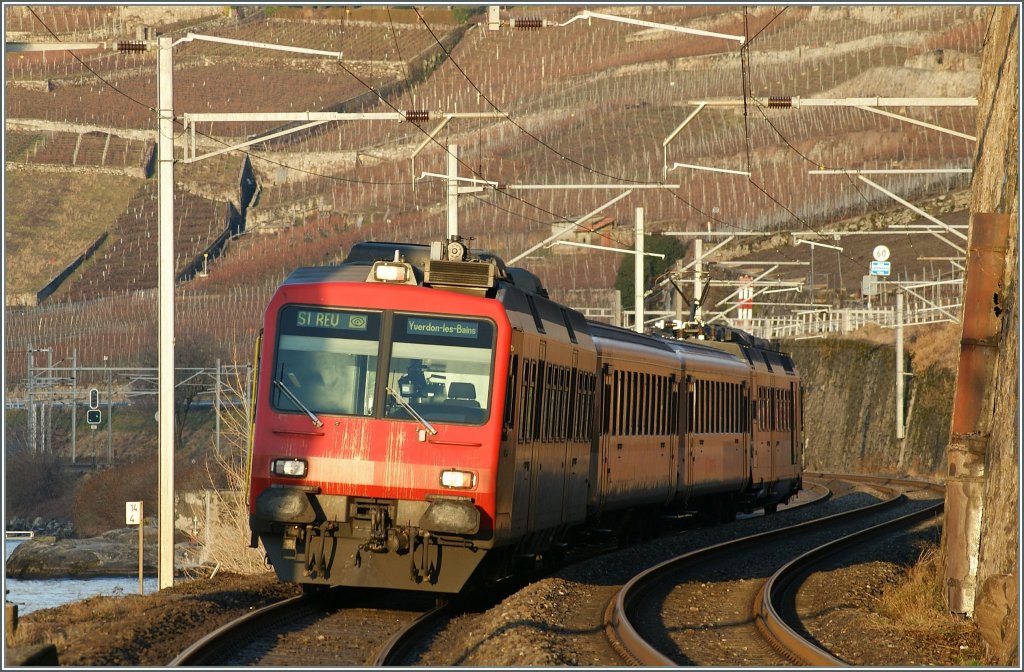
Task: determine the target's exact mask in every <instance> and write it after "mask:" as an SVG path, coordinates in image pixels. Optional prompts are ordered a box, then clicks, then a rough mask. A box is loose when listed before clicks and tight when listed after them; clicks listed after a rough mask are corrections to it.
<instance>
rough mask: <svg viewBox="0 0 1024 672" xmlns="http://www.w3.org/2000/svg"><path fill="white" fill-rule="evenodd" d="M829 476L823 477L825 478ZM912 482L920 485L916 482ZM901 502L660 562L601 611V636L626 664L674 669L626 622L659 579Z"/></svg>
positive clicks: (888, 501)
mask: <svg viewBox="0 0 1024 672" xmlns="http://www.w3.org/2000/svg"><path fill="white" fill-rule="evenodd" d="M805 476H808V477H817V476H821V475H819V474H814V475H812V474H805ZM829 476H830V475H824V477H826V478H827V477H829ZM837 478H838V477H837ZM853 479H854V477H844V480H853ZM886 480H889V481H895V480H896V479H883V478H878V479H875V480H872V481H871V482H872V483H876V482H877V483H878V484H879V485H882V486H883V487H884V486H885V481H886ZM914 483H915V484H917V485H920V483H919V482H914ZM904 500H906V496H905V495H903V494H902V493H897V494H895V495H893V496H892V497H890V498H889V499H885V500H882V501H880V502H876V503H874V504H870V505H868V506H864V507H860V508H857V509H854V510H851V511H844V512H842V513H836V514H833V515H831V516H825V517H823V518H818V519H815V520H810V521H806V522H803V523H798V524H796V525H790V526H788V527H784V528H780V529H777V530H771V531H768V532H761V533H758V534H754V535H750V536H747V537H741V538H739V539H733V540H730V541H726V542H723V543H720V544H715V545H714V546H709V547H707V548H703V549H698V550H695V551H690V552H689V553H685V554H683V555H680V556H677V557H675V558H670V559H669V560H666V561H664V562H661V563H659V564H657V565H655V566H654V567H651V568H649V569H647V570H645V571H643V572H641V573H640V574H637V575H636V576H634V577H633V578H632V579H630V580H629V581H628V582H627V583H626V584H625V585H624V586H623V587H622V588H620V589H619V591H618V592H617V593H616V595H615V597H614V598H613V599H612V600H611V601H610V602H609V603H608V607H607V609H606V610H605V634H606V636H607V637H608V639H609V641H610V642H611V644H612V647H613V648H615V650H616V651H617V652H619V654H620V655H622V656H623V658H624V659H625V660H627V661H628V662H630V663H633V664H636V665H642V666H645V667H666V666H668V667H675V666H676V663H675V662H674V661H673V660H671V659H670V658H668V657H667V656H665V655H664V654H663V653H661V652H660V651H658V650H656V649H655V648H654V647H653V646H651V644H650V643H648V642H647V641H646V640H645V639H644V638H643V636H642V635H640V633H639V632H638V631H637V630H636V628H635V627H634V626H633V624H632V623H631V622H630V619H629V615H630V614H631V613H633V611H634V608H635V607H636V606H637V605H638V604H641V603H642V602H643V601H644V599H645V598H646V596H647V594H648V592H649V591H650V590H652V589H654V588H655V587H656V585H657V584H658V582H659V581H660V580H661V579H662V578H664V577H666V576H668V575H670V574H672V573H674V572H676V571H678V570H679V569H680V568H682V567H683V566H684V565H686V564H691V563H695V562H699V561H703V560H707V559H708V558H710V557H712V556H714V555H716V554H719V553H723V552H732V551H736V550H738V549H741V548H743V547H745V546H753V545H755V544H759V543H761V542H763V541H766V540H769V539H774V538H780V537H784V536H788V535H792V534H795V533H799V532H803V531H806V530H809V529H813V528H817V527H827V526H829V525H833V524H835V523H837V522H839V521H842V520H846V519H856V518H858V517H862V516H865V515H868V514H870V513H874V512H877V511H881V510H884V509H886V508H889V507H892V506H895V505H896V504H899V503H901V502H903V501H904Z"/></svg>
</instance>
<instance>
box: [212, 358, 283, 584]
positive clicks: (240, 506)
mask: <svg viewBox="0 0 1024 672" xmlns="http://www.w3.org/2000/svg"><path fill="white" fill-rule="evenodd" d="M235 361H241V358H239V357H238V356H236V357H235ZM253 375H255V373H254V374H253ZM224 383H225V387H226V388H227V396H228V397H229V398H230V397H232V396H234V397H235V398H237V399H239V400H241V402H242V403H240V404H238V405H225V406H222V407H221V409H220V411H219V413H220V422H221V446H222V451H221V453H220V454H217V458H216V463H215V468H216V469H217V470H218V471H219V474H216V475H214V474H211V481H212V482H214V483H224V484H225V485H226V490H227V492H226V493H224V492H222V493H221V499H220V506H219V507H218V510H219V516H218V518H217V520H216V521H209V522H208V524H210V525H212V526H213V530H214V532H213V534H211V535H210V539H211V541H210V545H209V547H208V548H207V549H206V551H207V558H208V560H209V562H211V563H213V564H214V565H218V566H219V567H220V571H226V572H231V573H234V574H246V575H247V574H262V573H267V572H268V571H269V568H268V567H267V564H266V562H265V561H264V554H265V551H264V550H263V547H262V545H260V546H259V547H258V548H250V547H249V539H250V530H249V507H248V503H249V465H248V457H247V456H248V453H249V418H250V417H251V411H252V405H251V403H252V402H251V398H250V396H249V390H247V389H246V379H245V376H244V374H242V373H239V372H237V370H236V374H235V376H233V377H230V376H229V377H228V378H227V379H226V380H225V381H224Z"/></svg>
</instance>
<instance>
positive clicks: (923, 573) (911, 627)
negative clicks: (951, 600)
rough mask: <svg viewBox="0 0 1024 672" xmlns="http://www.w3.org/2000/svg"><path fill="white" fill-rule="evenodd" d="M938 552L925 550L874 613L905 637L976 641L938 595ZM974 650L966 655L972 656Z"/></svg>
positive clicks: (971, 662)
mask: <svg viewBox="0 0 1024 672" xmlns="http://www.w3.org/2000/svg"><path fill="white" fill-rule="evenodd" d="M944 571H945V570H944V563H943V558H942V553H941V549H940V548H939V547H938V546H929V547H928V548H926V549H925V550H924V551H923V552H922V553H921V556H920V558H918V561H917V563H915V564H914V565H912V566H911V567H909V568H908V569H907V570H906V572H905V574H904V575H903V576H902V577H901V579H900V580H898V581H897V582H895V583H893V584H890V585H888V586H886V587H885V588H884V589H883V591H882V596H881V598H880V600H879V604H878V611H879V613H880V614H881V615H882V616H884V617H886V619H887V627H890V628H894V629H898V630H902V631H904V632H905V633H908V634H915V633H919V634H922V635H928V636H929V637H931V638H936V637H938V638H941V639H944V640H946V641H947V642H949V646H953V647H955V646H956V643H957V642H961V641H971V640H974V639H976V638H977V636H978V635H977V626H976V625H975V624H974V623H973V622H971V621H969V620H965V619H963V618H960V617H958V616H956V615H954V614H951V613H950V612H949V609H948V608H947V607H946V605H945V601H944V599H943V594H942V586H944V585H945V574H944ZM976 654H977V649H975V650H974V651H973V652H970V653H967V654H966V655H968V656H970V655H976ZM961 664H964V665H977V664H985V662H984V661H978V660H977V659H973V658H972V659H964V660H963V661H961Z"/></svg>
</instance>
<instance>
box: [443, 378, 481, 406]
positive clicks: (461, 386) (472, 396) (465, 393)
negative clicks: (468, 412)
mask: <svg viewBox="0 0 1024 672" xmlns="http://www.w3.org/2000/svg"><path fill="white" fill-rule="evenodd" d="M445 403H446V404H448V405H451V406H465V407H467V408H480V402H478V401H477V400H476V386H475V385H473V383H452V384H451V385H449V386H448V399H446V400H445Z"/></svg>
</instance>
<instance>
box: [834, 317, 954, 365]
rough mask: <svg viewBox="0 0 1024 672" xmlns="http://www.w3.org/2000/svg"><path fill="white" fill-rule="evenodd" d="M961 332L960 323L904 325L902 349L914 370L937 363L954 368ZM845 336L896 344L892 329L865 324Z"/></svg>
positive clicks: (894, 332) (894, 333)
mask: <svg viewBox="0 0 1024 672" xmlns="http://www.w3.org/2000/svg"><path fill="white" fill-rule="evenodd" d="M961 332H962V328H961V326H960V325H959V324H953V323H951V322H943V323H941V324H925V325H921V326H916V327H905V328H904V330H903V348H904V350H906V351H907V352H908V353H909V354H910V357H911V360H912V361H913V365H914V368H915V369H918V370H923V369H927V368H929V367H931V366H938V367H942V368H947V369H953V370H956V367H957V361H958V358H959V356H960V334H961ZM849 338H856V339H859V340H863V341H870V342H872V343H881V344H886V345H893V344H895V343H896V330H895V329H892V328H883V327H879V326H878V325H874V324H869V325H866V326H864V327H861V328H860V329H858V330H856V331H854V332H851V333H850V335H849Z"/></svg>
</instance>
